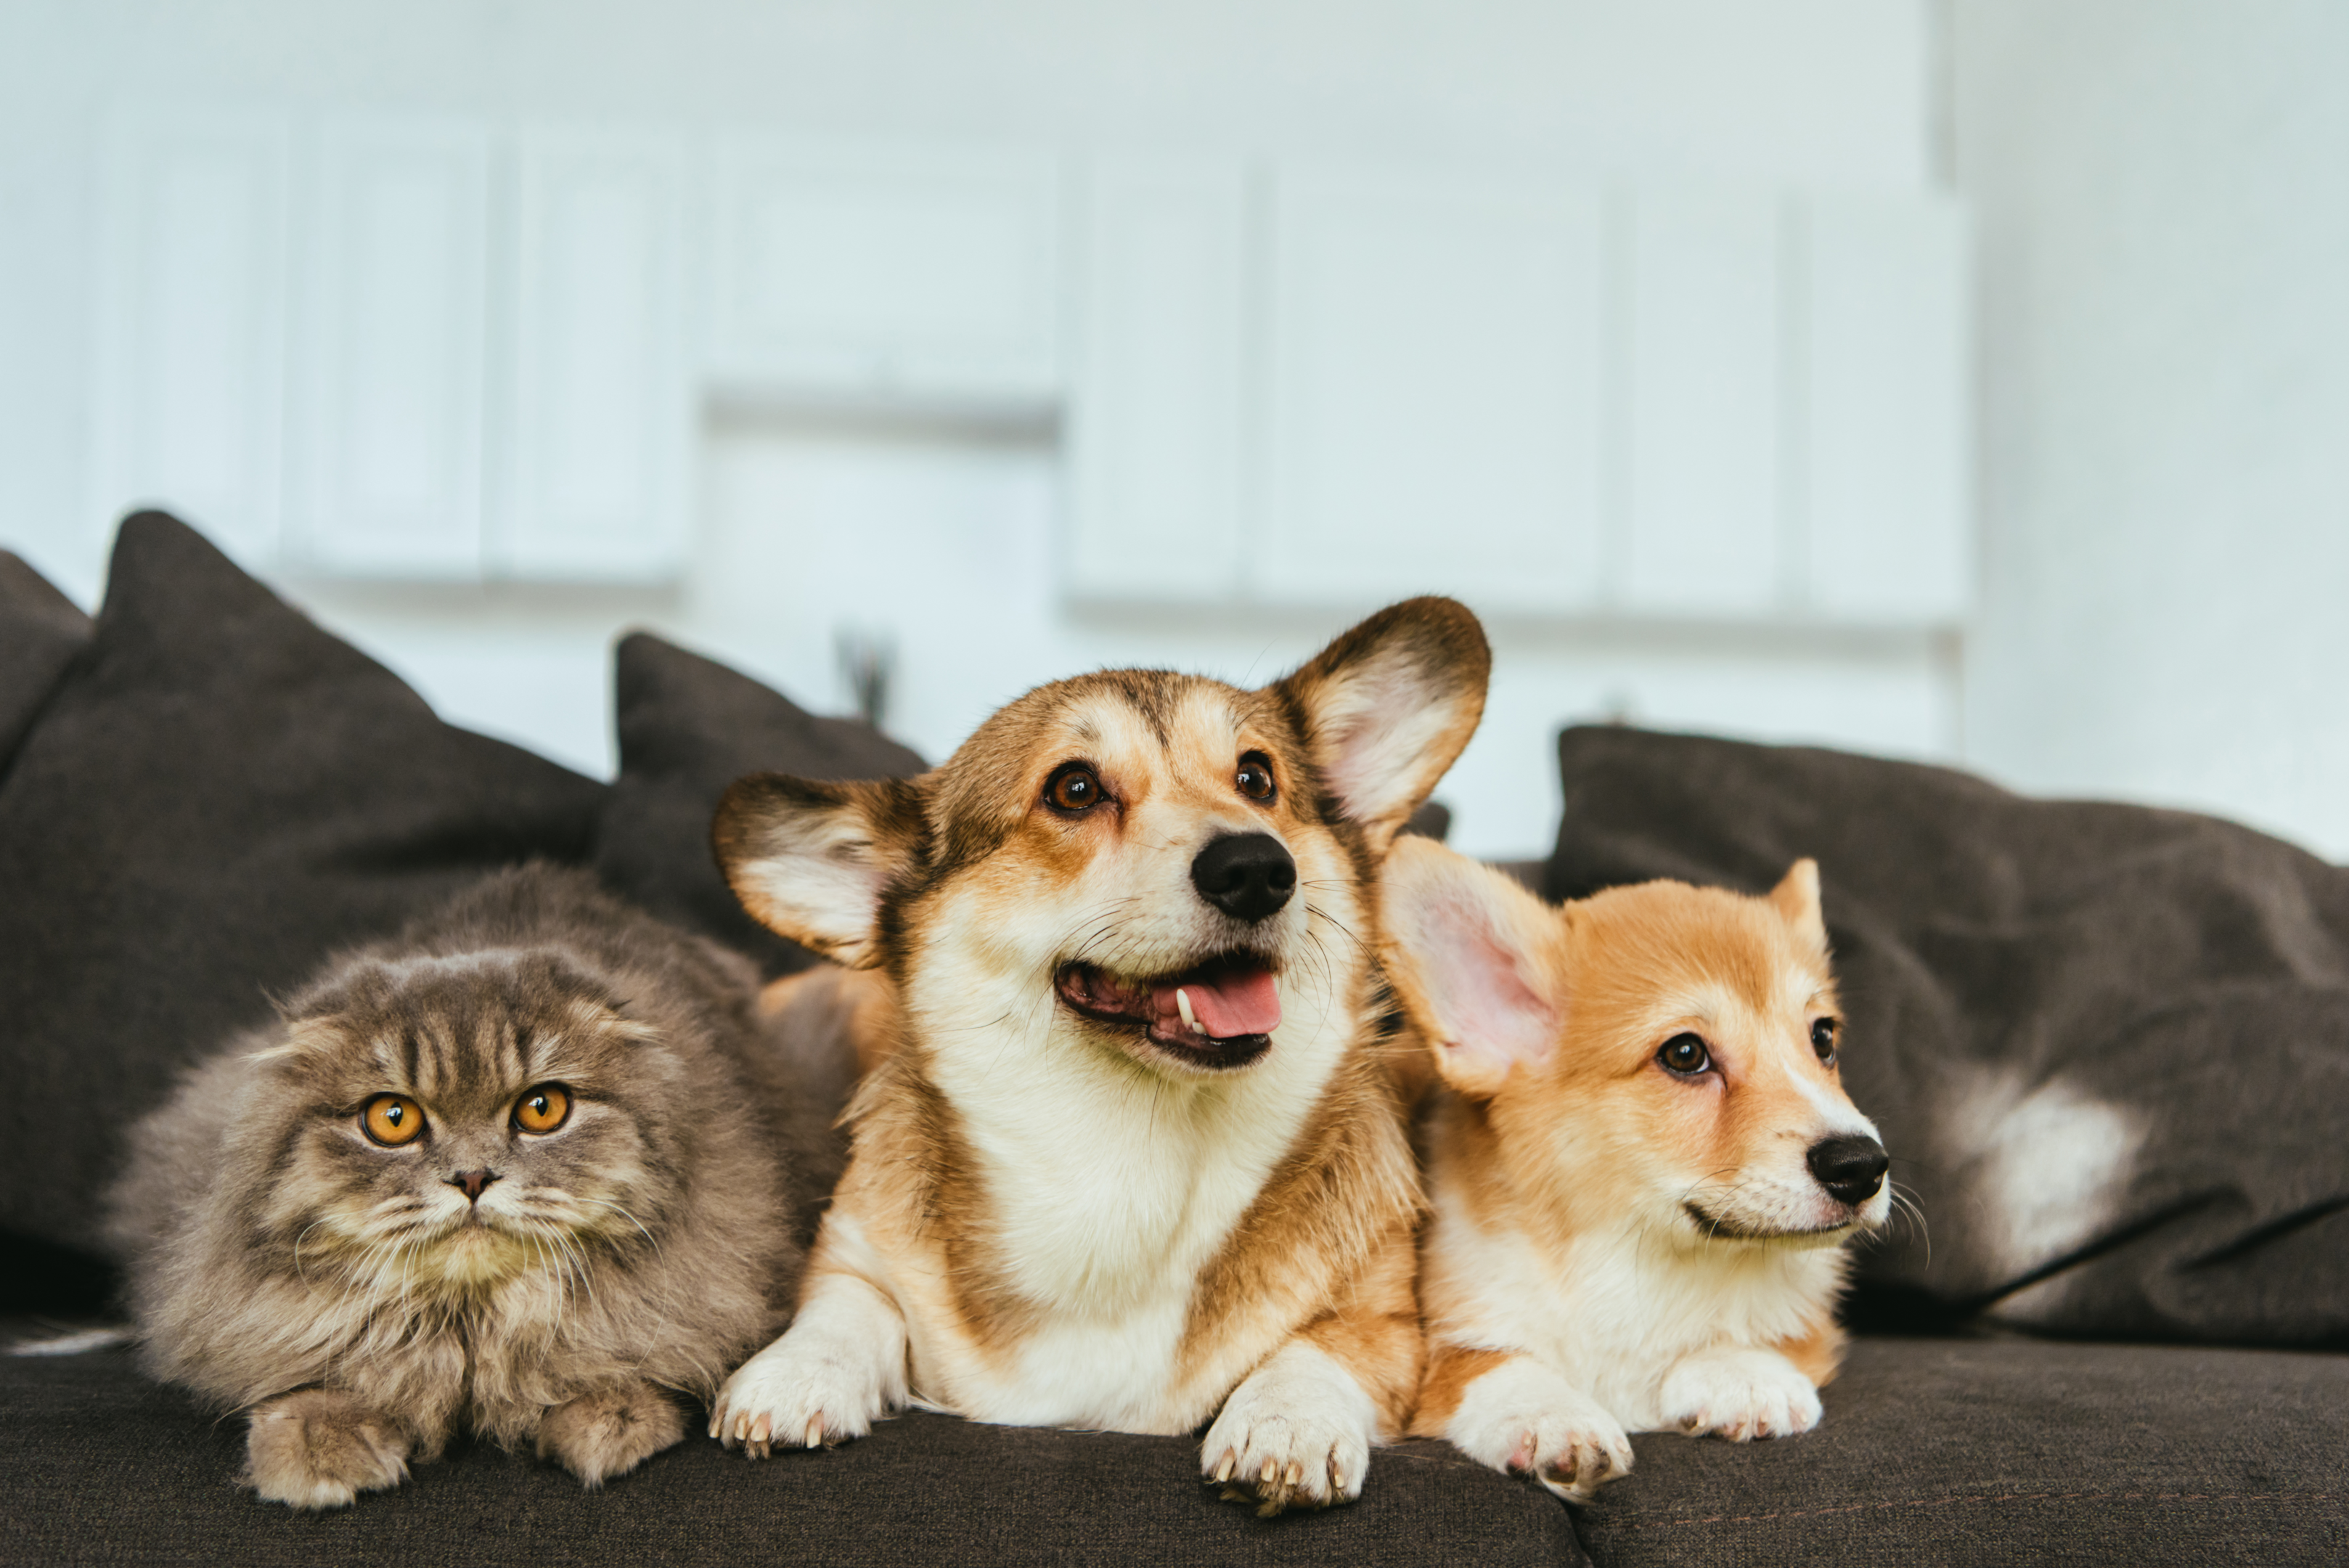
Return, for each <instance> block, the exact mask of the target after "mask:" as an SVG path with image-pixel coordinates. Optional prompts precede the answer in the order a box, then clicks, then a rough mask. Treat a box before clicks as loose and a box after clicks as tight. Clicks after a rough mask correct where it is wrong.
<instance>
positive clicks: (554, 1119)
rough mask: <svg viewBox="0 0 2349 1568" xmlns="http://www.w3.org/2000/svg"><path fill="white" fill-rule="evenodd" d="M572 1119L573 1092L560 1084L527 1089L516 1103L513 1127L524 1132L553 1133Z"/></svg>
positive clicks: (541, 1085)
mask: <svg viewBox="0 0 2349 1568" xmlns="http://www.w3.org/2000/svg"><path fill="white" fill-rule="evenodd" d="M570 1118H571V1091H570V1090H568V1089H566V1088H564V1086H563V1085H560V1084H540V1085H537V1086H536V1087H534V1088H530V1089H525V1090H523V1096H522V1098H521V1099H519V1100H516V1101H515V1102H514V1108H513V1125H514V1126H516V1127H520V1128H522V1130H523V1131H524V1132H534V1133H551V1132H553V1131H554V1129H555V1128H557V1127H561V1126H562V1125H563V1124H564V1122H566V1121H568V1120H569V1119H570Z"/></svg>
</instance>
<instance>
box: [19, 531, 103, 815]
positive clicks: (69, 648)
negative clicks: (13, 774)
mask: <svg viewBox="0 0 2349 1568" xmlns="http://www.w3.org/2000/svg"><path fill="white" fill-rule="evenodd" d="M89 633H90V625H89V617H88V616H86V615H84V614H82V613H81V610H80V608H79V607H78V606H76V605H75V603H74V602H73V601H72V600H71V599H69V598H67V597H65V595H63V594H61V593H59V592H57V589H56V588H55V587H51V586H50V584H49V580H48V579H47V577H44V576H41V574H40V573H38V572H36V571H35V570H33V568H32V567H30V566H26V565H25V563H24V562H23V561H22V560H20V559H18V558H17V557H16V556H13V555H10V554H9V553H8V552H7V551H5V550H0V774H6V773H7V771H8V763H9V759H11V758H12V757H14V756H15V755H16V747H17V745H18V744H19V743H20V742H22V741H23V740H24V738H25V735H26V732H27V731H29V730H30V729H31V728H32V726H33V720H34V718H35V716H36V715H37V714H38V713H39V712H40V711H41V705H42V704H43V703H45V702H47V701H48V700H49V693H50V692H51V691H55V690H56V689H57V678H58V677H59V676H61V675H63V674H64V673H65V670H66V666H67V663H69V662H70V661H71V660H72V659H73V656H74V655H75V654H77V653H78V652H80V651H81V649H82V648H83V646H84V645H85V644H87V643H88V641H89Z"/></svg>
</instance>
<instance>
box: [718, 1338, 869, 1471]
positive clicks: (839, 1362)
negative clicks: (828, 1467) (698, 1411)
mask: <svg viewBox="0 0 2349 1568" xmlns="http://www.w3.org/2000/svg"><path fill="white" fill-rule="evenodd" d="M863 1359H864V1358H861V1357H858V1356H855V1355H843V1354H841V1353H840V1347H838V1346H836V1345H832V1344H830V1343H828V1341H827V1340H826V1338H825V1337H824V1336H822V1335H818V1334H800V1333H799V1332H797V1331H796V1330H794V1331H793V1332H792V1333H789V1334H784V1335H783V1337H782V1338H781V1339H779V1340H777V1341H775V1343H774V1344H772V1345H769V1346H767V1348H766V1349H764V1350H762V1351H761V1352H759V1354H758V1355H754V1356H752V1357H750V1360H748V1361H746V1362H744V1363H743V1364H742V1365H741V1366H740V1368H739V1369H738V1370H737V1371H736V1372H735V1374H734V1376H731V1377H729V1378H728V1379H727V1380H726V1386H724V1387H723V1388H720V1389H719V1391H718V1403H717V1406H716V1407H714V1408H713V1409H712V1410H711V1411H710V1415H709V1435H710V1436H711V1437H713V1438H717V1439H718V1440H719V1442H721V1443H723V1444H725V1445H726V1446H727V1447H728V1448H733V1447H734V1446H735V1445H737V1444H740V1445H741V1447H742V1449H743V1451H744V1452H746V1453H748V1454H749V1455H750V1457H751V1458H752V1459H765V1458H766V1457H767V1456H768V1455H769V1454H770V1453H771V1452H772V1451H773V1450H775V1449H821V1448H830V1447H831V1446H832V1445H833V1444H834V1443H844V1442H847V1441H848V1440H849V1439H850V1438H861V1437H863V1436H864V1434H865V1433H867V1432H869V1431H871V1430H872V1429H873V1423H874V1421H876V1420H878V1419H880V1418H881V1417H882V1416H883V1415H884V1414H885V1412H886V1410H887V1407H888V1397H887V1391H886V1390H885V1389H884V1388H883V1387H882V1385H881V1380H880V1379H879V1378H878V1377H876V1376H874V1375H873V1373H872V1371H871V1370H870V1369H869V1367H868V1366H865V1365H863V1364H862V1363H863Z"/></svg>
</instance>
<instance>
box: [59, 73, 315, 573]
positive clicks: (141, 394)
mask: <svg viewBox="0 0 2349 1568" xmlns="http://www.w3.org/2000/svg"><path fill="white" fill-rule="evenodd" d="M291 147H292V139H291V133H290V130H289V127H288V125H287V123H286V121H285V119H284V118H282V117H280V116H276V115H272V114H267V113H252V114H238V113H222V112H205V111H187V112H165V111H160V110H157V111H152V112H147V113H140V114H130V115H125V116H122V117H120V118H119V119H117V120H116V121H115V122H114V124H113V125H112V126H111V127H110V128H109V134H108V137H107V148H106V153H105V161H104V168H103V171H102V175H101V198H100V200H101V206H100V213H99V241H98V288H97V310H96V319H97V325H98V341H97V345H96V349H97V363H96V366H95V367H94V370H95V373H94V375H93V377H92V388H93V392H94V397H93V400H92V409H93V411H94V415H95V417H94V421H93V427H92V431H91V435H92V445H91V452H92V459H93V471H94V472H92V475H91V485H92V490H93V495H92V502H93V511H94V513H95V514H96V516H97V517H98V518H99V519H101V520H102V521H103V524H104V526H105V527H106V528H107V530H108V531H109V533H110V532H111V531H112V529H113V526H114V523H115V520H116V519H117V518H119V516H120V515H121V514H122V513H123V512H124V511H125V510H127V509H128V508H129V507H131V506H133V505H135V504H142V503H152V504H160V505H163V506H167V507H170V508H171V510H173V511H175V512H177V513H179V514H181V515H182V516H184V517H186V518H187V520H188V521H190V522H191V523H193V524H196V525H197V526H199V527H201V528H202V529H203V530H204V531H205V532H206V534H208V535H210V536H211V537H212V539H213V540H214V541H216V542H217V543H218V544H219V545H221V546H222V548H223V549H225V550H227V551H228V552H229V553H230V554H231V555H233V556H236V557H237V558H238V559H240V560H242V561H243V562H244V563H245V564H246V565H247V566H256V567H265V566H270V565H272V564H274V559H275V556H276V554H277V549H278V545H279V532H280V525H281V521H282V514H283V499H284V474H285V463H284V436H285V330H286V321H285V317H286V309H285V299H286V278H287V273H288V265H287V252H286V246H287V234H288V229H287V220H286V207H287V200H288V185H289V180H290V174H291V167H290V150H291Z"/></svg>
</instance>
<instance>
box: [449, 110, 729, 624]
mask: <svg viewBox="0 0 2349 1568" xmlns="http://www.w3.org/2000/svg"><path fill="white" fill-rule="evenodd" d="M515 163H516V182H515V186H516V194H515V203H514V213H515V233H514V244H513V249H512V264H513V265H512V295H511V298H512V365H513V375H512V408H511V413H510V417H509V420H508V421H507V422H506V428H507V429H508V431H510V433H511V442H512V444H511V452H512V476H511V489H510V491H509V492H508V497H509V498H508V501H507V504H505V505H504V506H502V507H501V508H499V509H498V511H497V513H496V514H494V515H493V517H492V525H491V528H490V533H489V567H490V570H491V571H492V573H493V574H496V575H500V576H524V577H541V578H547V577H552V578H577V579H595V578H605V579H650V578H659V577H665V576H674V575H676V573H677V572H678V570H680V569H681V568H682V566H683V565H684V553H685V547H686V543H687V539H688V535H689V527H690V518H689V516H688V507H689V503H690V486H689V483H688V472H689V469H690V464H691V441H692V430H693V412H694V406H695V405H694V392H693V388H692V385H691V382H690V380H689V378H688V362H687V361H688V356H687V354H686V351H685V311H684V308H683V306H684V295H683V292H682V278H681V276H680V274H681V271H682V265H683V243H684V217H685V213H684V206H685V181H686V169H687V161H686V146H685V143H684V141H683V140H682V139H681V138H675V137H665V136H659V135H649V134H648V135H626V134H620V133H616V132H608V131H566V130H553V129H539V130H525V131H524V132H523V135H522V137H521V138H520V143H519V148H518V153H517V157H516V161H515Z"/></svg>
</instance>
